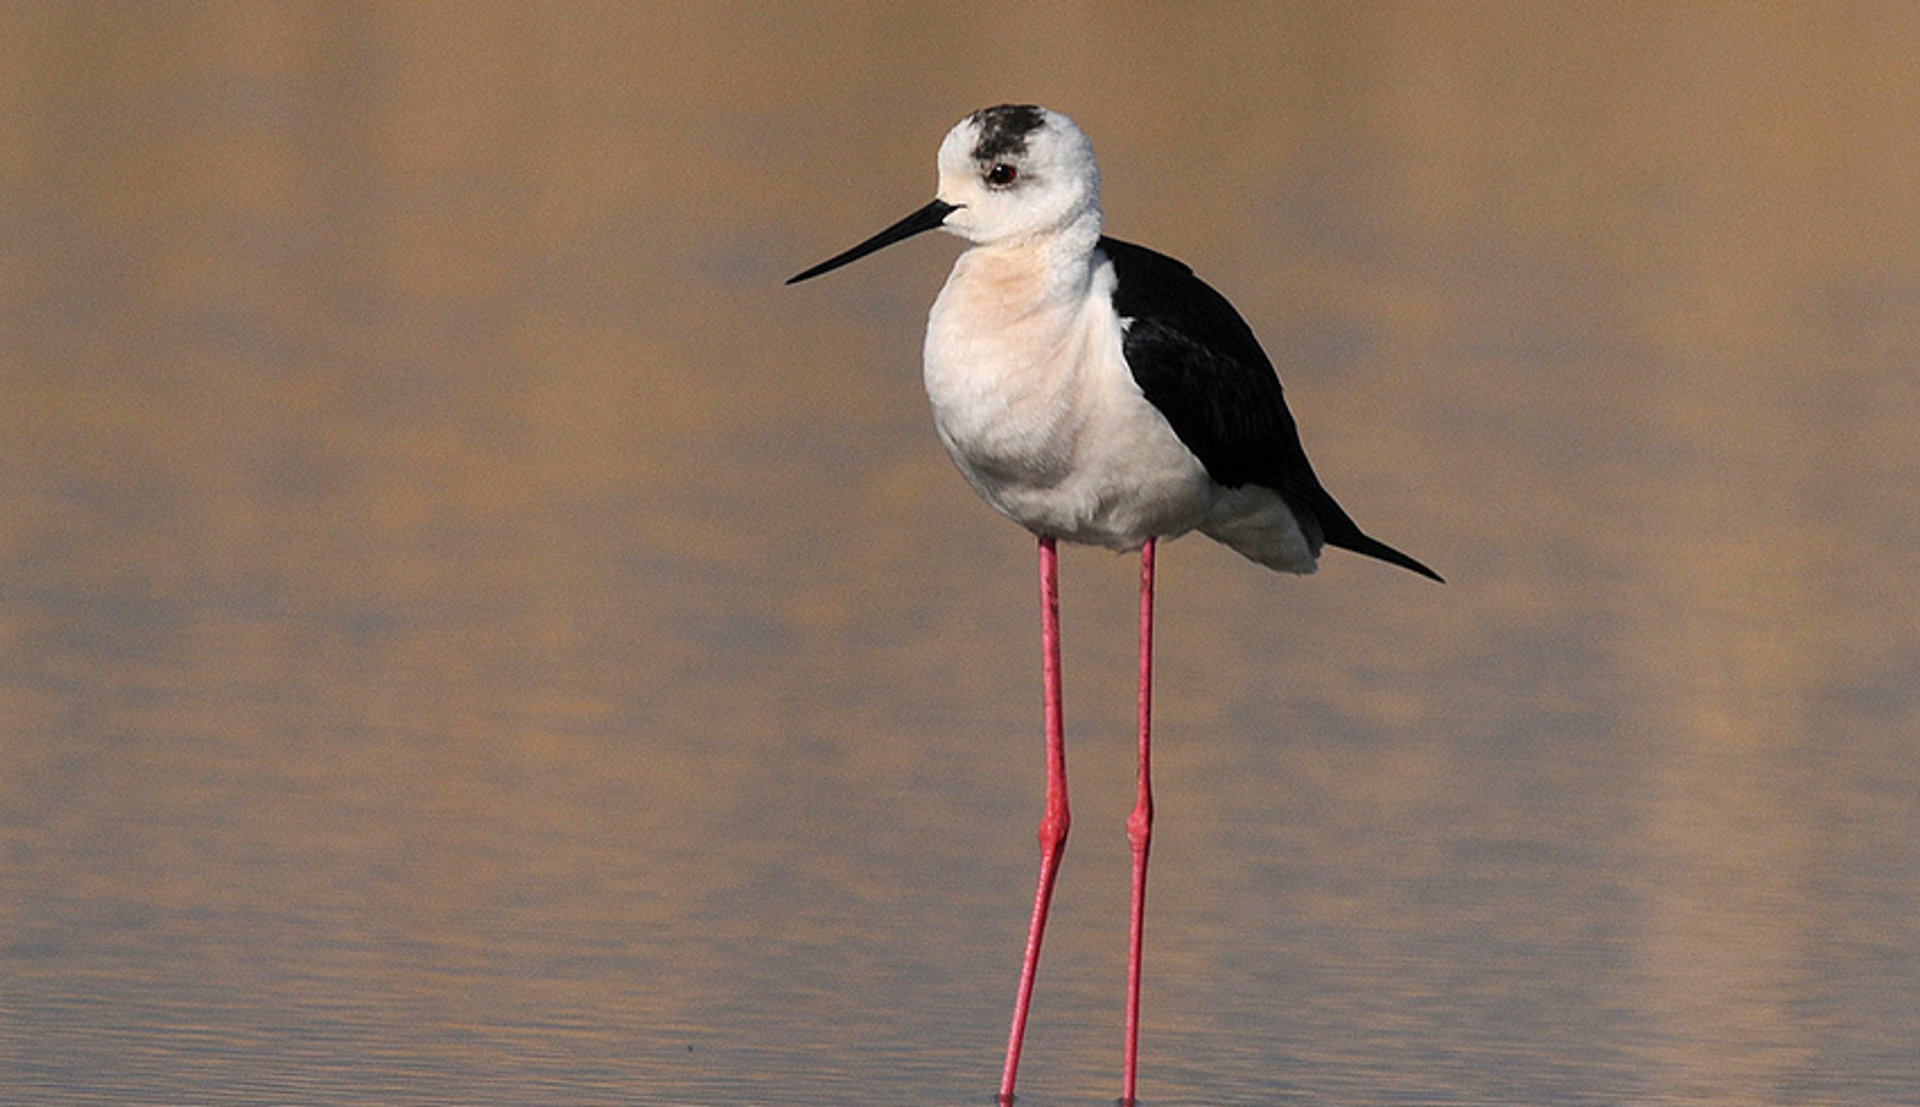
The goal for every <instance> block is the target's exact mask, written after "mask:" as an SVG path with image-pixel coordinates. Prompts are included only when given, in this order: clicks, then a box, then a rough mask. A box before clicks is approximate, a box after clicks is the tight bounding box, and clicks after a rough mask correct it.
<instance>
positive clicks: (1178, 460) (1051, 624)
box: [787, 104, 1440, 1104]
mask: <svg viewBox="0 0 1920 1107" xmlns="http://www.w3.org/2000/svg"><path fill="white" fill-rule="evenodd" d="M939 167H940V183H939V189H938V191H937V192H936V193H935V196H936V199H934V201H933V202H932V203H930V204H928V205H927V206H926V207H923V208H921V209H920V210H919V211H916V212H914V213H913V214H912V215H909V216H907V217H906V218H905V219H902V220H901V221H899V222H898V223H895V224H894V225H893V226H891V227H888V228H887V229H886V230H884V231H881V232H880V233H879V234H877V235H874V236H873V237H872V238H869V239H867V240H866V241H865V242H862V243H861V244H860V245H858V246H855V247H854V248H852V249H851V250H848V251H846V252H845V253H842V254H839V255H837V256H835V257H832V258H829V259H828V260H826V261H823V262H821V263H820V264H819V265H816V266H814V267H813V268H811V269H808V270H807V271H805V272H803V273H800V274H798V275H796V276H794V277H793V278H792V279H791V280H789V281H788V282H787V283H788V284H793V283H795V282H798V281H804V280H806V279H808V278H810V277H817V276H819V275H820V274H822V273H825V272H827V271H829V270H832V269H837V268H839V267H840V266H842V265H845V264H847V263H848V262H851V261H854V260H856V259H858V258H862V257H865V256H866V255H868V254H870V253H873V252H874V251H875V250H878V249H880V248H882V247H884V246H888V245H891V244H892V243H895V242H899V241H900V240H902V239H905V238H909V237H911V236H913V235H916V234H919V233H921V232H922V231H930V230H933V229H934V228H936V227H937V228H939V229H941V230H945V231H948V232H950V233H952V234H956V235H959V236H960V237H961V238H964V239H966V240H967V244H968V245H967V249H966V250H965V252H963V253H962V254H961V255H960V257H959V260H957V261H956V262H954V266H953V272H952V274H951V275H949V276H948V277H947V284H946V287H945V288H943V289H941V290H940V296H939V298H938V299H937V300H935V301H934V304H933V312H932V314H931V315H930V316H929V318H928V320H927V342H926V351H925V362H926V385H927V396H928V398H929V399H930V400H932V402H933V418H934V425H935V427H936V428H937V429H938V431H939V434H940V441H941V442H942V443H944V444H945V445H946V447H947V453H948V454H949V455H950V456H951V457H952V458H953V461H954V464H955V465H957V466H959V468H960V472H961V474H962V475H964V476H965V477H966V478H967V483H969V484H971V485H973V488H974V491H976V492H978V493H979V494H980V495H981V497H982V498H984V499H985V500H986V501H987V502H988V503H990V504H992V505H993V506H994V507H995V508H997V509H998V510H999V511H1000V513H1001V514H1003V515H1005V516H1007V517H1008V518H1009V519H1012V520H1013V521H1014V522H1016V523H1019V524H1020V525H1021V526H1023V527H1026V528H1027V529H1028V530H1030V531H1032V532H1033V533H1034V534H1035V535H1036V536H1038V538H1039V541H1040V637H1041V654H1042V689H1043V702H1044V710H1045V718H1046V735H1047V739H1046V740H1047V798H1046V809H1045V813H1044V814H1043V816H1042V818H1041V821H1040V879H1039V883H1038V886H1037V887H1036V888H1035V890H1034V897H1033V917H1032V921H1031V922H1030V924H1029V926H1028V931H1027V948H1026V956H1025V959H1024V961H1023V962H1022V965H1021V969H1020V987H1019V991H1018V993H1017V995H1016V997H1015V999H1014V1009H1013V1025H1012V1027H1011V1028H1010V1029H1009V1031H1008V1034H1007V1057H1006V1064H1005V1067H1004V1068H1003V1069H1002V1070H1001V1076H1000V1101H1001V1102H1002V1103H1003V1104H1005V1103H1010V1102H1011V1101H1012V1099H1013V1082H1014V1076H1015V1073H1016V1072H1017V1071H1018V1068H1019V1064H1020V1043H1021V1039H1022V1037H1023V1036H1024V1034H1025V1030H1026V1022H1027V1007H1028V1001H1029V1000H1030V999H1031V997H1032V994H1033V977H1034V968H1035V966H1036V965H1037V964H1038V962H1039V958H1040V939H1041V935H1042V933H1043V932H1044V931H1045V929H1046V924H1047V908H1048V905H1049V904H1050V903H1051V902H1052V899H1053V883H1054V875H1055V873H1056V872H1057V871H1058V869H1059V865H1060V857H1061V853H1062V851H1063V850H1064V848H1065V846H1066V840H1067V826H1068V815H1067V777H1066V747H1065V743H1064V740H1063V737H1062V731H1061V708H1060V624H1059V618H1060V610H1059V594H1058V583H1057V582H1058V574H1057V569H1056V560H1055V557H1056V552H1055V545H1054V544H1055V541H1056V540H1058V539H1065V540H1067V541H1069V542H1083V543H1088V544H1091V545H1096V546H1106V547H1109V548H1111V549H1115V550H1135V549H1137V550H1139V551H1140V685H1139V722H1140V730H1139V776H1138V787H1139V795H1138V799H1137V800H1136V802H1135V806H1134V809H1133V813H1132V814H1131V815H1130V816H1129V817H1128V819H1127V837H1128V841H1129V843H1130V845H1131V847H1132V852H1133V897H1132V904H1131V922H1130V925H1129V928H1128V946H1127V1009H1126V1022H1125V1030H1124V1033H1125V1038H1124V1046H1123V1053H1122V1066H1123V1067H1122V1076H1121V1091H1120V1095H1121V1100H1122V1102H1124V1103H1127V1104H1131V1103H1133V1101H1134V1083H1135V1081H1134V1073H1135V1067H1136V1066H1135V1059H1136V1055H1137V1052H1136V1047H1137V1044H1138V1041H1139V1029H1140V941H1141V924H1142V918H1143V915H1144V913H1145V908H1146V892H1147V849H1148V844H1149V841H1150V839H1151V836H1152V827H1153V791H1152V787H1151V783H1150V777H1149V773H1148V736H1149V732H1150V726H1149V719H1150V716H1151V709H1150V708H1151V691H1152V673H1153V569H1154V564H1153V562H1154V547H1155V544H1156V541H1157V540H1158V539H1160V538H1173V537H1177V536H1179V535H1182V534H1185V533H1186V532H1188V531H1191V530H1197V531H1199V532H1200V533H1202V534H1205V535H1207V536H1208V537H1210V538H1213V539H1215V540H1217V541H1220V542H1223V543H1225V544H1227V545H1228V546H1231V547H1232V548H1233V549H1235V550H1237V551H1239V552H1240V553H1242V554H1244V555H1246V556H1247V557H1249V558H1251V559H1253V560H1254V561H1257V562H1259V563H1260V564H1262V565H1266V566H1268V567H1269V568H1273V569H1278V570H1280V571H1282V572H1289V573H1311V572H1313V570H1314V565H1315V559H1316V558H1317V557H1318V556H1319V553H1320V549H1321V547H1322V545H1329V546H1338V547H1340V548H1342V549H1347V550H1352V551H1354V552H1356V553H1362V554H1366V555H1367V556H1369V557H1376V558H1379V559H1380V560H1382V561H1387V562H1391V563H1392V564H1394V565H1398V566H1400V567H1401V568H1404V569H1410V570H1412V571H1413V572H1416V573H1419V574H1420V575H1421V576H1424V577H1429V578H1431V579H1433V580H1436V581H1437V580H1439V579H1440V575H1439V574H1438V573H1435V572H1434V571H1433V570H1432V569H1429V568H1427V567H1426V566H1425V565H1422V564H1421V563H1420V562H1418V561H1415V560H1414V559H1413V558H1411V557H1408V556H1407V555H1406V554H1403V553H1401V552H1400V551H1399V550H1396V549H1394V548H1393V547H1391V546H1388V545H1386V544H1385V543H1383V542H1379V541H1376V540H1375V539H1372V538H1369V537H1367V536H1366V535H1365V534H1362V533H1361V531H1360V528H1359V527H1358V526H1356V525H1355V524H1354V521H1353V520H1352V519H1351V518H1349V517H1348V515H1347V513H1346V512H1345V511H1342V510H1341V509H1340V505H1339V504H1337V503H1335V502H1334V501H1333V497H1332V496H1330V495H1328V494H1327V490H1326V489H1324V488H1322V487H1321V486H1320V481H1319V479H1318V478H1316V477H1315V476H1314V475H1313V467H1312V466H1310V465H1309V464H1308V463H1307V455H1306V454H1305V453H1304V452H1303V451H1302V450H1301V448H1300V436H1299V433H1298V431H1297V430H1296V429H1295V427H1294V422H1293V416H1292V415H1291V414H1289V413H1288V411H1287V404H1286V400H1285V399H1284V398H1283V397H1282V394H1281V389H1280V379H1279V377H1278V376H1277V375H1276V374H1275V372H1274V369H1273V365H1272V363H1270V362H1269V361H1268V360H1267V356H1266V354H1265V353H1264V352H1263V351H1262V350H1261V349H1260V343H1259V341H1258V340H1257V339H1255V338H1254V335H1253V331H1252V330H1251V329H1249V328H1248V326H1247V324H1246V322H1245V321H1244V320H1242V319H1241V318H1240V315H1239V313H1238V312H1236V311H1234V309H1233V305H1231V304H1229V303H1228V302H1227V301H1226V298H1225V297H1223V296H1221V295H1220V294H1219V293H1218V292H1215V291H1214V290H1213V289H1212V288H1210V287H1208V286H1207V285H1206V284H1205V283H1203V282H1202V281H1201V280H1200V279H1199V278H1198V277H1196V276H1194V275H1193V271H1192V270H1190V269H1188V268H1187V267H1186V266H1185V265H1183V264H1181V263H1180V262H1178V261H1175V260H1174V259H1172V258H1170V257H1167V256H1165V255H1163V254H1157V253H1155V252H1153V251H1152V250H1149V249H1146V248H1144V247H1141V246H1135V245H1133V244H1132V243H1129V242H1122V241H1120V240H1119V239H1114V238H1108V237H1106V236H1104V235H1102V234H1101V233H1100V220H1101V215H1100V170H1099V169H1098V167H1096V166H1095V164H1094V160H1093V146H1092V144H1091V143H1089V142H1088V141H1087V137H1086V135H1084V134H1082V133H1081V132H1080V128H1078V127H1076V126H1074V124H1073V121H1072V120H1070V119H1068V118H1067V117H1066V116H1064V115H1060V114H1059V113H1057V112H1052V111H1048V110H1046V109H1045V108H1039V107H1034V106H1032V105H1012V104H1010V105H1002V106H1000V107H994V108H985V109H982V110H980V111H977V112H974V113H973V114H972V115H969V116H967V117H966V118H965V119H963V120H961V121H960V122H959V123H958V124H957V125H955V126H954V128H953V130H952V131H950V132H948V134H947V137H946V141H944V142H942V143H941V144H940V155H939Z"/></svg>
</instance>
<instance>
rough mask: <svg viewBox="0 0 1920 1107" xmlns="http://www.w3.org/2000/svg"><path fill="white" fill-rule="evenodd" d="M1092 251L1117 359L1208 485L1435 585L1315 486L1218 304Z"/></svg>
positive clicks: (1171, 272)
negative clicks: (1107, 295) (1252, 487)
mask: <svg viewBox="0 0 1920 1107" xmlns="http://www.w3.org/2000/svg"><path fill="white" fill-rule="evenodd" d="M1100 249H1101V250H1102V251H1103V252H1104V253H1105V254H1106V255H1107V257H1108V259H1109V260H1111V261H1112V262H1113V268H1114V274H1115V276H1117V277H1118V278H1119V283H1118V287H1116V288H1115V290H1114V294H1113V307H1114V310H1115V311H1116V312H1117V313H1118V314H1119V316H1120V318H1121V319H1123V320H1127V321H1128V323H1127V331H1126V338H1125V341H1124V344H1123V346H1122V350H1123V352H1124V353H1125V354H1126V357H1127V365H1128V367H1129V368H1131V369H1132V370H1133V379H1134V380H1135V381H1136V382H1137V383H1138V384H1139V385H1140V391H1141V392H1143V393H1145V394H1146V397H1147V401H1148V402H1149V403H1151V404H1152V405H1153V406H1154V407H1156V408H1158V409H1159V410H1160V413H1161V414H1162V415H1164V416H1166V418H1167V422H1168V423H1170V424H1172V426H1173V432H1174V434H1176V435H1178V436H1179V437H1180V441H1181V442H1182V443H1183V444H1184V445H1185V446H1186V447H1187V449H1189V450H1192V451H1193V454H1194V456H1195V457H1197V458H1199V459H1200V464H1202V465H1204V466H1206V469H1207V475H1208V476H1210V477H1212V478H1213V480H1214V481H1215V482H1216V483H1218V484H1221V485H1223V486H1225V487H1228V488H1238V487H1240V486H1242V485H1246V484H1257V485H1261V486H1264V487H1267V488H1271V489H1273V490H1274V491H1276V492H1278V493H1279V494H1280V498H1281V499H1282V500H1283V501H1285V502H1286V505H1287V507H1288V509H1289V510H1291V511H1292V512H1293V514H1294V516H1295V517H1296V518H1298V519H1299V520H1300V526H1301V529H1302V530H1304V531H1306V532H1307V537H1308V539H1309V541H1311V542H1313V544H1314V545H1315V546H1316V547H1317V546H1318V545H1319V542H1320V541H1321V540H1324V541H1325V542H1326V543H1327V544H1328V545H1331V546H1338V547H1340V548H1341V549H1346V550H1352V551H1353V552H1355V553H1360V554H1365V555H1367V556H1369V557H1376V558H1379V559H1380V560H1382V561H1386V562H1390V563H1392V564H1394V565H1398V566H1400V567H1401V568H1403V569H1410V570H1412V571H1413V572H1416V573H1419V574H1420V575H1421V576H1425V577H1431V578H1432V579H1434V580H1439V579H1440V575H1439V574H1438V573H1436V572H1434V571H1433V570H1432V569H1429V568H1427V567H1426V566H1425V565H1422V564H1421V563H1420V562H1418V561H1416V560H1414V559H1413V558H1411V557H1408V556H1407V555H1406V554H1403V553H1401V552H1400V551H1399V550H1396V549H1394V548H1393V547H1391V546H1389V545H1387V544H1386V543H1384V542H1380V541H1378V540H1376V539H1373V538H1369V537H1368V536H1367V535H1365V534H1363V533H1362V532H1361V530H1360V528H1359V526H1358V525H1356V524H1355V523H1354V521H1353V519H1352V518H1351V517H1350V516H1348V515H1347V513H1346V512H1345V511H1343V510H1341V507H1340V505H1339V504H1337V503H1335V502H1334V499H1333V497H1332V496H1331V495H1329V494H1328V493H1327V490H1326V489H1325V488H1323V487H1321V485H1320V480H1319V478H1318V477H1315V476H1314V474H1313V466H1312V465H1310V464H1309V463H1308V462H1307V455H1306V451H1305V450H1303V449H1301V447H1300V431H1299V428H1298V427H1297V426H1295V424H1294V421H1293V415H1292V413H1291V412H1289V411H1288V410H1287V401H1286V397H1285V394H1284V393H1283V392H1282V390H1281V388H1280V377H1279V374H1277V373H1275V372H1274V369H1273V363H1272V362H1271V361H1268V360H1267V354H1266V351H1265V350H1262V349H1261V348H1260V340H1259V339H1257V338H1255V337H1254V334H1253V330H1252V328H1250V327H1248V326H1247V323H1246V320H1244V319H1242V318H1240V313H1239V312H1237V311H1235V310H1234V308H1233V305H1232V304H1230V303H1228V302H1227V298H1226V297H1224V296H1222V295H1220V294H1219V293H1218V292H1215V291H1214V290H1213V288H1212V287H1211V286H1210V285H1208V284H1207V283H1206V282H1205V281H1202V280H1201V279H1200V278H1199V277H1196V276H1194V275H1193V270H1192V269H1189V268H1188V267H1187V266H1186V265H1184V264H1182V263H1181V262H1179V261H1176V260H1174V259H1173V258H1170V257H1168V256H1166V255H1165V254H1161V253H1156V252H1155V251H1153V250H1149V249H1147V248H1146V247H1144V246H1136V245H1134V244H1133V243H1131V242H1122V241H1121V240H1119V239H1117V238H1107V237H1102V238H1101V239H1100Z"/></svg>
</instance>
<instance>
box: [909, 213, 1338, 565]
mask: <svg viewBox="0 0 1920 1107" xmlns="http://www.w3.org/2000/svg"><path fill="white" fill-rule="evenodd" d="M1083 276H1084V278H1085V280H1084V281H1083V282H1082V283H1081V284H1079V286H1078V287H1074V286H1073V285H1071V284H1068V285H1067V287H1065V288H1061V287H1059V285H1060V284H1061V283H1062V282H1060V280H1059V268H1052V269H1050V268H1049V266H1048V265H1047V264H1046V263H1045V259H1036V258H1034V257H1032V256H1028V255H1025V254H1023V253H1022V252H1021V251H1018V250H1013V251H1007V250H1001V251H989V250H985V249H978V248H976V249H972V250H968V251H967V252H966V253H964V254H962V255H960V259H959V260H958V261H957V262H955V263H954V267H953V273H952V275H950V276H949V277H948V278H947V284H946V287H945V288H942V289H941V290H940V297H939V299H937V300H935V301H934V305H933V311H932V314H931V315H930V316H929V317H928V320H927V344H926V384H927V398H928V399H929V400H930V401H931V402H932V404H933V422H934V426H935V427H936V428H937V429H938V430H939V432H940V441H941V442H942V443H944V444H945V445H946V447H947V454H948V455H949V456H950V457H952V458H953V462H954V464H955V465H957V466H959V468H960V472H961V473H962V474H963V475H964V476H965V477H966V478H967V483H969V484H971V485H973V488H974V491H976V492H978V493H980V496H981V498H983V499H985V500H986V501H987V502H988V503H989V504H992V505H993V506H994V508H996V509H997V510H999V512H1000V513H1001V514H1003V515H1005V516H1007V517H1008V518H1009V519H1012V520H1013V521H1014V522H1016V523H1019V524H1020V525H1021V526H1023V527H1026V528H1027V529H1028V530H1030V531H1032V532H1034V533H1035V534H1039V535H1046V536H1051V537H1054V538H1060V539H1064V540H1067V541H1070V542H1083V543H1087V544H1089V545H1095V546H1106V547H1109V548H1111V549H1116V550H1130V549H1136V548H1138V547H1139V546H1140V545H1141V544H1142V543H1143V542H1145V541H1146V540H1147V539H1148V538H1175V537H1178V536H1180V535H1182V534H1185V533H1186V532H1188V531H1190V530H1194V529H1196V528H1197V529H1199V530H1201V531H1203V532H1204V533H1206V534H1207V535H1208V536H1209V537H1212V538H1214V539H1216V540H1218V541H1220V542H1223V543H1225V544H1226V545H1228V546H1231V547H1232V548H1233V549H1235V550H1237V551H1239V552H1240V553H1241V554H1243V555H1245V556H1246V557H1249V558H1251V559H1253V560H1254V561H1257V562H1260V563H1261V564H1263V565H1266V566H1268V567H1270V568H1273V569H1279V570H1281V571H1283V572H1291V573H1310V572H1312V571H1313V569H1314V559H1315V555H1316V554H1318V552H1319V550H1318V549H1317V543H1316V542H1312V541H1310V540H1309V539H1308V538H1307V536H1306V535H1305V534H1304V533H1303V532H1302V531H1301V529H1300V525H1299V522H1298V520H1296V519H1295V518H1294V516H1293V513H1292V512H1291V511H1289V510H1288V509H1287V506H1286V504H1285V503H1284V502H1282V500H1281V499H1280V496H1279V494H1278V493H1276V492H1274V491H1273V490H1272V489H1268V488H1260V487H1255V486H1252V485H1249V486H1247V487H1244V488H1231V489H1230V488H1223V487H1221V486H1220V485H1218V484H1215V483H1214V482H1213V480H1212V478H1210V477H1209V476H1208V475H1207V471H1206V467H1205V466H1203V465H1202V464H1201V463H1200V459H1199V458H1197V457H1195V456H1194V455H1193V452H1192V451H1191V450H1189V449H1187V447H1186V446H1185V445H1184V444H1183V443H1182V442H1181V441H1180V439H1179V436H1177V435H1176V434H1175V433H1174V431H1173V426H1172V425H1171V424H1170V423H1168V422H1167V420H1166V417H1165V416H1163V415H1161V414H1160V411H1159V409H1158V408H1155V407H1154V406H1153V405H1152V404H1151V403H1149V402H1147V398H1146V396H1145V395H1143V394H1142V393H1141V391H1140V386H1139V385H1138V384H1137V383H1135V381H1134V378H1133V373H1132V371H1131V370H1130V369H1128V367H1127V363H1126V358H1125V356H1124V355H1123V353H1122V351H1121V342H1122V337H1123V336H1122V332H1121V329H1120V322H1119V319H1118V317H1117V316H1116V315H1115V314H1114V310H1113V279H1114V278H1113V266H1112V265H1110V264H1104V263H1103V264H1101V265H1100V266H1099V267H1097V268H1095V269H1093V270H1092V271H1091V272H1088V273H1083ZM1049 281H1051V282H1052V284H1053V287H1049Z"/></svg>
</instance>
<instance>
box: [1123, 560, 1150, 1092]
mask: <svg viewBox="0 0 1920 1107" xmlns="http://www.w3.org/2000/svg"><path fill="white" fill-rule="evenodd" d="M1153 547H1154V540H1153V539H1151V538H1149V539H1147V544H1146V545H1144V546H1142V547H1140V794H1139V798H1138V799H1136V800H1135V801H1134V806H1133V814H1131V815H1129V816H1127V842H1128V844H1129V845H1131V846H1132V847H1133V904H1132V917H1131V919H1130V921H1129V923H1128V926H1127V1022H1126V1045H1125V1046H1124V1048H1123V1049H1122V1052H1121V1074H1120V1102H1121V1103H1122V1104H1124V1105H1125V1107H1132V1105H1133V1102H1134V1099H1133V1074H1134V1067H1135V1064H1134V1063H1135V1061H1136V1059H1137V1055H1138V1050H1139V1044H1140V939H1141V935H1142V933H1143V929H1142V924H1143V923H1144V922H1145V920H1146V914H1147V846H1148V844H1149V843H1151V842H1152V840H1153V783H1152V774H1151V773H1150V772H1149V771H1148V763H1149V759H1148V756H1147V751H1148V739H1149V735H1150V734H1151V733H1152V729H1153V728H1152V719H1153Z"/></svg>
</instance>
